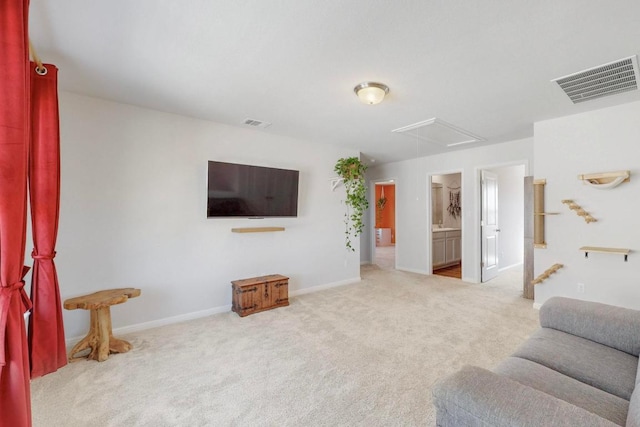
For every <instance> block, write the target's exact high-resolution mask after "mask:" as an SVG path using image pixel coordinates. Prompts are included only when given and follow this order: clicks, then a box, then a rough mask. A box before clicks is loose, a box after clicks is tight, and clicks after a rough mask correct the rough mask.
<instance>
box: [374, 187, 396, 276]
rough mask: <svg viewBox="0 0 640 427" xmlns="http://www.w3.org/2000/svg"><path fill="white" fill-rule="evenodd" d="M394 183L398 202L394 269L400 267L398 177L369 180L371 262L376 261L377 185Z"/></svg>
mask: <svg viewBox="0 0 640 427" xmlns="http://www.w3.org/2000/svg"><path fill="white" fill-rule="evenodd" d="M391 183H393V185H394V187H395V198H396V203H394V218H395V219H396V224H395V226H396V227H395V230H396V233H395V237H396V243H395V245H394V246H395V248H396V256H395V259H394V266H393V268H394V270H397V269H398V179H397V178H395V177H394V178H378V179H372V180H370V181H369V188H368V190H369V200H370V203H369V224H371V225H370V226H369V235H370V236H371V239H369V240H370V242H369V245H370V246H369V253H370V254H371V264H375V263H376V201H377V200H376V185H380V184H391Z"/></svg>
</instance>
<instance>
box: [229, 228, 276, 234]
mask: <svg viewBox="0 0 640 427" xmlns="http://www.w3.org/2000/svg"><path fill="white" fill-rule="evenodd" d="M231 231H232V232H234V233H264V232H266V231H284V227H241V228H232V229H231Z"/></svg>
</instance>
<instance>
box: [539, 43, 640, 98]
mask: <svg viewBox="0 0 640 427" xmlns="http://www.w3.org/2000/svg"><path fill="white" fill-rule="evenodd" d="M638 80H640V74H638V58H637V56H636V55H633V56H630V57H628V58H624V59H620V60H618V61H614V62H610V63H608V64H604V65H600V66H598V67H594V68H590V69H588V70H584V71H580V72H578V73H575V74H570V75H568V76H564V77H560V78H557V79H554V80H551V81H552V82H556V83H558V85H559V86H560V88H562V90H563V91H564V93H566V94H567V96H568V97H569V98H570V99H571V101H573V103H574V104H577V103H579V102H585V101H589V100H591V99H596V98H601V97H603V96H609V95H615V94H617V93H622V92H627V91H630V90H637V89H638Z"/></svg>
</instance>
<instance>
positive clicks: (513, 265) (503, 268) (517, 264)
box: [498, 262, 523, 271]
mask: <svg viewBox="0 0 640 427" xmlns="http://www.w3.org/2000/svg"><path fill="white" fill-rule="evenodd" d="M522 264H523V263H521V262H518V263H516V264H511V265H508V266H506V267H502V268H499V269H498V271H505V270H508V269H510V268H513V267H519V266H521V265H522Z"/></svg>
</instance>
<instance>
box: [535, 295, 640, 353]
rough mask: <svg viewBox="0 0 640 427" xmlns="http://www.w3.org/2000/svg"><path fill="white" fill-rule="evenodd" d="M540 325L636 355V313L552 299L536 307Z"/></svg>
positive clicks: (639, 315)
mask: <svg viewBox="0 0 640 427" xmlns="http://www.w3.org/2000/svg"><path fill="white" fill-rule="evenodd" d="M540 325H541V326H542V327H543V328H552V329H557V330H559V331H563V332H566V333H568V334H571V335H576V336H579V337H582V338H586V339H588V340H591V341H595V342H597V343H600V344H603V345H606V346H608V347H613V348H615V349H617V350H620V351H624V352H625V353H629V354H631V355H633V356H636V357H637V356H638V354H639V353H640V311H637V310H631V309H628V308H623V307H616V306H613V305H607V304H601V303H597V302H590V301H582V300H577V299H571V298H562V297H553V298H550V299H549V300H548V301H547V302H545V303H544V304H543V305H542V307H541V308H540Z"/></svg>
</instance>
